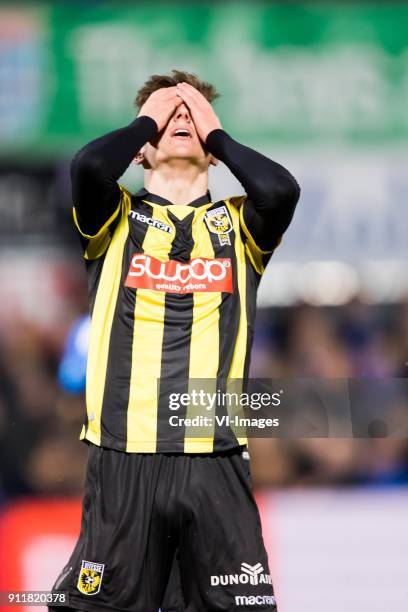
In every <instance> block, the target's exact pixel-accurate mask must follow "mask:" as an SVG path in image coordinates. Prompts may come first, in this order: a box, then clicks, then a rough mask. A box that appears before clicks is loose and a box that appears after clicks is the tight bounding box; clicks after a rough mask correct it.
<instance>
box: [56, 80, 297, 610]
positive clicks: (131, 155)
mask: <svg viewBox="0 0 408 612" xmlns="http://www.w3.org/2000/svg"><path fill="white" fill-rule="evenodd" d="M215 96H216V92H215V90H214V88H213V87H212V86H211V85H209V84H208V83H204V82H202V81H200V80H199V79H198V78H197V77H196V76H195V75H191V74H188V73H184V72H180V71H173V72H172V74H171V75H170V76H157V75H156V76H153V77H151V78H150V79H149V80H148V81H147V82H146V84H145V85H144V86H143V87H142V89H141V90H140V91H139V94H138V96H137V99H136V103H137V105H138V107H139V108H140V111H139V114H138V118H137V119H136V120H135V121H133V122H132V123H131V124H130V125H128V126H127V127H124V128H121V129H118V130H115V131H114V132H111V133H110V134H107V135H106V136H103V137H102V138H98V139H97V140H95V141H93V142H91V143H90V144H88V145H87V146H85V147H84V148H83V149H82V150H81V151H79V153H77V155H76V157H75V158H74V160H73V163H72V184H73V200H74V218H75V223H76V226H77V229H78V231H79V234H80V237H81V242H82V245H83V252H84V258H85V262H86V266H87V272H88V278H89V294H90V306H91V312H92V329H91V340H90V348H89V357H88V369H87V391H86V401H87V419H86V422H85V424H84V426H83V429H82V433H81V439H83V440H85V441H87V442H88V444H89V446H90V452H89V462H88V467H87V476H86V492H85V497H84V502H83V516H82V526H81V534H80V537H79V540H78V543H77V545H76V547H75V550H74V552H73V554H72V556H71V558H70V560H69V563H68V564H67V566H66V567H65V568H64V570H63V571H62V573H61V575H60V577H59V579H58V580H57V581H56V583H55V585H54V589H58V590H67V591H69V594H70V607H71V609H77V610H89V611H90V612H92V611H95V612H96V611H100V610H120V611H122V612H156V611H157V609H158V608H159V607H160V606H161V605H162V604H163V597H164V592H165V588H166V585H167V583H168V581H169V575H170V571H171V568H172V567H173V563H174V559H175V556H176V554H177V562H178V568H179V572H180V580H181V589H182V593H183V598H184V609H185V610H188V611H189V612H208V611H210V610H225V611H227V610H229V611H230V610H253V609H259V610H276V604H275V599H274V596H273V589H272V585H271V581H270V577H269V570H268V561H267V556H266V552H265V548H264V545H263V542H262V535H261V527H260V521H259V514H258V510H257V508H256V504H255V501H254V499H253V496H252V492H251V483H250V475H249V470H248V465H247V462H246V461H245V459H244V458H243V449H244V448H245V446H244V445H245V443H246V440H245V439H244V438H237V436H236V435H235V433H234V431H233V430H232V429H231V428H230V427H228V426H225V427H221V426H220V425H219V423H217V422H216V420H213V421H211V422H210V424H207V425H206V426H205V428H204V429H203V430H202V431H201V432H199V433H198V434H197V433H194V432H193V431H192V428H191V427H190V428H189V426H188V424H186V422H185V417H186V416H187V417H188V416H191V415H192V414H193V412H192V411H191V406H186V405H185V404H180V405H179V407H178V408H177V410H174V411H171V410H170V409H169V397H170V396H171V394H172V393H174V392H176V393H175V395H176V396H179V394H181V393H188V392H189V390H191V388H192V386H194V387H196V386H197V380H196V379H203V380H205V381H207V382H206V384H208V381H213V388H214V389H216V388H225V384H226V383H225V381H227V380H230V379H242V378H245V376H246V375H247V373H248V365H249V351H250V346H251V340H252V331H253V324H254V316H255V300H256V291H257V287H258V284H259V280H260V278H261V275H262V273H263V271H264V269H265V265H266V264H267V262H268V260H269V258H270V257H271V254H272V252H273V250H274V249H275V247H276V246H277V244H278V243H279V241H280V238H281V236H282V234H283V232H284V231H285V230H286V229H287V227H288V225H289V222H290V220H291V218H292V215H293V212H294V209H295V205H296V203H297V200H298V197H299V187H298V185H297V183H296V181H295V179H294V178H293V177H292V176H291V174H290V173H289V172H288V171H287V170H285V169H284V168H283V167H282V166H280V165H279V164H277V163H275V162H273V161H271V160H269V159H268V158H266V157H264V156H263V155H261V154H259V153H257V152H255V151H253V150H251V149H249V148H247V147H245V146H243V145H241V144H239V143H238V142H236V141H235V140H233V139H232V138H231V137H230V136H229V135H228V134H226V133H225V131H224V130H223V129H222V127H221V123H220V120H219V119H218V117H217V115H216V114H215V112H214V110H213V108H212V106H211V102H212V100H213V99H214V98H215ZM133 160H134V161H136V163H138V164H141V165H142V166H143V168H144V185H145V186H144V188H143V189H141V190H140V191H139V192H138V193H137V194H135V195H132V194H131V193H129V192H128V191H127V190H126V189H125V188H124V187H123V186H121V185H119V184H118V183H117V180H118V179H119V177H120V176H121V175H122V174H123V172H124V171H125V170H126V168H127V167H128V165H129V164H130V163H131V162H132V161H133ZM217 160H221V161H223V162H224V163H225V164H226V165H227V167H228V168H229V169H230V170H231V172H232V173H233V174H234V175H235V176H236V177H237V179H238V180H239V181H240V182H241V184H242V185H243V187H244V189H245V192H246V195H245V196H240V197H231V198H228V199H226V200H222V201H218V202H213V201H212V200H211V195H210V193H209V191H208V169H209V166H210V164H216V163H217ZM192 381H193V382H192ZM225 410H226V409H225V407H224V406H223V405H221V403H220V404H219V405H218V404H217V405H216V407H215V414H217V415H222V414H225ZM203 412H205V410H204V409H203ZM175 415H177V423H178V425H177V426H173V425H172V424H171V422H172V419H171V418H170V417H172V416H175ZM183 419H184V420H183ZM169 588H170V595H171V583H170V587H169ZM164 607H166V604H164ZM59 609H61V608H59ZM167 609H169V608H167Z"/></svg>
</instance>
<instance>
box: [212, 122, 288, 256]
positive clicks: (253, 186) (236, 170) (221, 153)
mask: <svg viewBox="0 0 408 612" xmlns="http://www.w3.org/2000/svg"><path fill="white" fill-rule="evenodd" d="M206 145H207V148H208V150H209V151H210V153H212V154H213V155H214V156H215V157H217V158H218V159H219V160H220V161H222V162H224V163H225V165H226V166H227V167H228V168H229V169H230V170H231V172H232V173H233V174H234V176H235V177H236V178H237V179H238V180H239V182H240V183H241V185H242V186H243V188H244V190H245V192H246V194H247V196H248V200H247V202H246V204H245V208H244V216H245V224H246V225H247V227H248V228H249V230H250V232H251V234H252V236H253V237H254V239H255V241H256V242H257V244H258V245H259V246H260V248H263V249H265V250H269V249H268V247H271V248H273V246H274V245H275V244H276V241H277V240H278V239H279V238H280V236H281V235H282V234H283V232H284V231H285V230H286V229H287V227H288V225H289V223H290V221H291V219H292V217H293V213H294V211H295V207H296V204H297V201H298V199H299V195H300V189H299V185H298V184H297V182H296V180H295V178H294V177H293V176H292V175H291V174H290V172H288V170H286V169H285V168H284V167H283V166H281V165H280V164H278V163H276V162H274V161H272V160H271V159H269V158H267V157H265V155H262V154H261V153H258V152H256V151H254V150H253V149H250V148H249V147H246V146H244V145H242V144H240V143H238V142H237V141H236V140H233V139H232V138H231V137H230V136H229V135H228V134H227V133H226V132H224V130H218V129H217V130H213V131H212V132H210V134H209V135H208V137H207V141H206Z"/></svg>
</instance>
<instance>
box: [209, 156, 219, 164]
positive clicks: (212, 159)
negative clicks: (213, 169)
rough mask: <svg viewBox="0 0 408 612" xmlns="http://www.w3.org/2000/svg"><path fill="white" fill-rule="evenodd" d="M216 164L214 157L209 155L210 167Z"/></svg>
mask: <svg viewBox="0 0 408 612" xmlns="http://www.w3.org/2000/svg"><path fill="white" fill-rule="evenodd" d="M218 162H219V160H218V159H217V158H216V157H213V156H212V155H211V157H210V166H217V165H218Z"/></svg>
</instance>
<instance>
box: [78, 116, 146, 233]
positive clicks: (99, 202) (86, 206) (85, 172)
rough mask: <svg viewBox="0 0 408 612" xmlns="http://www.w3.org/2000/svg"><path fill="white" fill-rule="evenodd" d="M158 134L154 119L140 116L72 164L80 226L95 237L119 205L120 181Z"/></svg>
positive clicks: (82, 152)
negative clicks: (136, 157)
mask: <svg viewBox="0 0 408 612" xmlns="http://www.w3.org/2000/svg"><path fill="white" fill-rule="evenodd" d="M156 134H157V125H156V122H155V121H154V120H153V119H152V118H151V117H146V116H144V117H139V118H138V119H135V120H134V121H132V123H130V124H129V125H128V126H126V127H123V128H120V129H118V130H114V131H113V132H109V134H106V135H105V136H101V137H100V138H97V139H96V140H93V141H92V142H90V143H89V144H87V145H86V146H85V147H83V148H82V149H80V151H78V153H77V154H76V155H75V157H74V158H73V160H72V162H71V181H72V199H73V203H74V206H75V209H76V213H77V217H78V221H79V225H80V227H81V230H82V231H83V232H84V233H85V234H89V235H91V236H92V235H94V234H96V233H97V232H98V230H99V229H100V228H101V227H102V226H103V224H104V223H105V222H106V221H107V220H108V219H109V218H110V217H111V216H112V214H113V213H114V212H115V210H116V208H117V207H118V204H119V199H120V189H119V186H118V183H117V181H118V179H119V178H120V176H121V175H122V174H123V173H124V172H125V170H126V168H127V167H128V166H129V164H130V162H131V161H132V159H133V158H134V156H135V155H136V154H137V152H138V151H139V150H140V149H141V147H142V146H143V145H144V144H145V143H146V142H147V141H148V140H151V139H152V138H153V137H154V136H155V135H156Z"/></svg>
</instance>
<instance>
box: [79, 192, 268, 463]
mask: <svg viewBox="0 0 408 612" xmlns="http://www.w3.org/2000/svg"><path fill="white" fill-rule="evenodd" d="M120 190H121V198H120V203H119V206H118V208H117V209H116V211H115V212H114V214H113V215H112V216H111V218H110V219H109V220H108V221H107V222H106V223H105V225H104V226H103V227H102V228H101V229H100V230H99V231H98V233H97V234H96V235H94V236H89V235H86V234H84V233H83V232H82V231H81V228H80V227H79V224H78V219H77V216H76V212H75V209H74V219H75V222H76V225H77V228H78V230H79V233H80V237H81V242H82V245H83V253H84V258H85V261H86V265H87V273H88V281H89V294H90V306H91V312H92V326H91V338H90V347H89V355H88V366H87V383H86V404H87V418H86V422H85V423H84V426H83V428H82V432H81V435H80V438H81V439H84V440H88V441H90V442H92V443H94V444H97V445H102V446H106V447H110V448H114V449H117V450H121V451H128V452H147V453H155V452H186V453H187V452H188V453H207V452H214V451H219V450H226V449H228V448H232V447H234V446H237V445H239V444H245V443H246V439H245V438H244V437H237V435H236V434H235V433H234V431H232V429H230V428H229V427H223V428H221V427H219V426H218V425H217V423H216V422H215V421H213V422H212V424H211V425H209V426H207V427H206V428H204V430H203V431H202V435H199V436H197V434H196V433H192V429H190V428H189V427H186V426H184V427H183V426H180V427H173V426H171V425H170V423H169V416H170V414H171V413H170V412H169V401H168V389H169V386H168V385H167V386H166V381H172V385H171V388H172V389H173V390H174V389H175V388H177V390H178V392H179V393H182V392H184V391H186V392H187V391H188V390H189V389H190V388H191V381H194V380H196V379H205V380H207V381H213V382H212V383H209V384H210V386H211V385H213V387H214V390H215V388H216V387H219V386H220V385H221V386H222V385H223V384H225V381H226V380H229V379H243V378H245V377H246V375H247V373H248V367H249V353H250V348H251V341H252V335H253V326H254V319H255V308H256V292H257V288H258V284H259V281H260V278H261V275H262V273H263V271H264V267H265V265H266V263H267V261H268V259H269V257H270V256H271V251H269V252H264V251H262V250H261V249H260V248H258V246H257V245H256V244H255V242H254V240H253V238H252V237H251V234H250V232H249V231H248V229H247V227H246V225H245V222H244V217H243V209H244V207H245V201H246V197H245V196H240V197H233V198H229V199H226V200H223V201H218V202H212V201H211V199H210V194H209V192H207V195H206V196H203V197H201V198H199V199H197V200H195V201H194V202H192V203H191V204H189V205H188V206H184V205H177V204H172V203H170V202H168V201H167V200H165V199H164V198H161V197H159V196H156V195H153V194H150V193H148V192H147V191H146V190H145V189H142V190H140V191H139V192H138V193H137V194H136V195H132V194H130V193H129V191H127V190H126V189H125V188H124V187H122V186H120ZM222 381H224V382H222ZM216 410H217V411H218V412H219V413H220V414H221V413H223V411H225V410H226V409H225V408H224V407H222V406H217V408H216ZM178 413H179V415H181V414H182V415H184V416H189V415H190V416H192V415H193V414H194V411H193V410H192V409H190V407H189V406H187V407H186V406H184V407H181V408H180V410H179V411H178Z"/></svg>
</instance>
